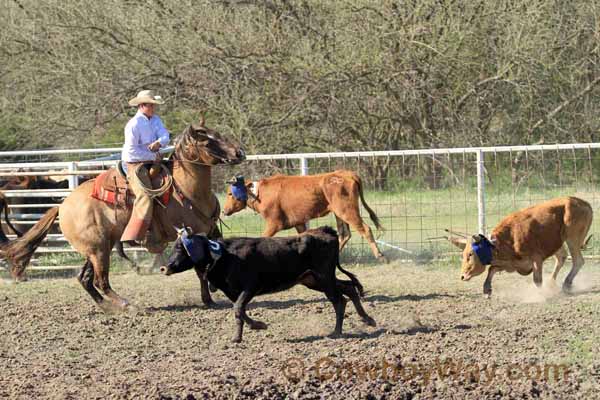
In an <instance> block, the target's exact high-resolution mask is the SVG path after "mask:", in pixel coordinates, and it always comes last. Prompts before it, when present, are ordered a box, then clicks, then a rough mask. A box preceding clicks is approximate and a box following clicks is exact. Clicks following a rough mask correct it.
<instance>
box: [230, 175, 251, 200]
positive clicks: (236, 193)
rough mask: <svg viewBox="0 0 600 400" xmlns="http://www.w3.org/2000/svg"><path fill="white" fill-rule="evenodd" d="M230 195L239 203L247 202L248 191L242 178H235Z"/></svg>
mask: <svg viewBox="0 0 600 400" xmlns="http://www.w3.org/2000/svg"><path fill="white" fill-rule="evenodd" d="M231 194H232V195H233V197H235V198H236V199H237V200H239V201H246V200H248V189H246V184H245V182H244V177H243V176H236V177H235V183H232V184H231Z"/></svg>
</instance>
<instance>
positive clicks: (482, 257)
mask: <svg viewBox="0 0 600 400" xmlns="http://www.w3.org/2000/svg"><path fill="white" fill-rule="evenodd" d="M494 247H495V246H494V245H493V244H492V242H490V241H489V240H488V239H487V238H486V237H485V236H483V235H479V242H472V243H471V248H472V249H473V252H474V253H475V254H477V257H479V261H481V263H482V264H483V265H489V264H491V263H492V250H493V249H494Z"/></svg>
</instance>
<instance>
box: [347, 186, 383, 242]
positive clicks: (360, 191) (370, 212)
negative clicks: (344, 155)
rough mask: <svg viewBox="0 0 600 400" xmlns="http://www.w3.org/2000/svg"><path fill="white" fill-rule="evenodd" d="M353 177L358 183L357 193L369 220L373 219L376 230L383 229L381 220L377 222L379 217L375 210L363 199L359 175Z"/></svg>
mask: <svg viewBox="0 0 600 400" xmlns="http://www.w3.org/2000/svg"><path fill="white" fill-rule="evenodd" d="M354 179H355V181H356V183H357V184H358V194H359V195H360V201H361V202H362V205H363V207H364V208H365V210H367V212H368V213H369V217H371V221H373V223H374V224H375V226H376V227H377V229H378V230H380V231H383V230H385V229H384V228H383V226H382V225H381V222H379V217H378V216H377V214H375V211H373V209H371V207H369V205H368V204H367V202H366V201H365V196H364V195H363V187H362V180H361V179H360V177H359V176H358V175H356V176H355V178H354Z"/></svg>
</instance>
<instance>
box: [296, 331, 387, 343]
mask: <svg viewBox="0 0 600 400" xmlns="http://www.w3.org/2000/svg"><path fill="white" fill-rule="evenodd" d="M386 332H387V330H385V329H378V330H376V331H374V332H359V333H343V334H342V335H341V336H338V337H331V336H322V335H313V336H307V337H303V338H298V339H286V340H285V341H286V342H288V343H312V342H316V341H319V340H324V339H334V340H337V339H375V338H378V337H379V336H381V335H383V334H385V333H386Z"/></svg>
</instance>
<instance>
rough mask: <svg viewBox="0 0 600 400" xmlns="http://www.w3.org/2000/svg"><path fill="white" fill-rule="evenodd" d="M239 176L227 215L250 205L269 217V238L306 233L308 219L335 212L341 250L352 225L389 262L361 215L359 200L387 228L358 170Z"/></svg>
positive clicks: (265, 233) (227, 202)
mask: <svg viewBox="0 0 600 400" xmlns="http://www.w3.org/2000/svg"><path fill="white" fill-rule="evenodd" d="M238 179H239V180H238V181H237V183H236V182H235V181H232V182H230V183H231V185H230V186H229V187H228V188H227V198H226V199H225V204H224V205H223V214H225V215H232V214H234V213H236V212H238V211H241V210H243V209H244V208H245V207H246V206H248V207H250V208H251V209H252V210H254V211H256V212H257V213H259V214H260V215H261V216H262V217H263V218H264V219H265V221H266V227H265V230H264V231H263V236H267V237H268V236H273V235H275V234H276V233H277V232H279V231H281V230H283V229H289V228H296V230H297V231H298V233H302V232H304V231H305V230H306V223H307V222H308V221H310V220H311V219H314V218H319V217H323V216H325V215H327V214H329V213H330V212H331V213H333V214H334V215H335V219H336V222H337V228H338V231H339V235H340V236H339V240H340V250H341V249H342V248H344V246H345V245H346V243H348V240H350V236H351V234H350V228H349V226H351V227H352V228H354V229H355V230H356V231H358V233H360V235H361V236H362V237H364V238H365V239H366V240H367V242H369V246H370V247H371V251H372V252H373V254H374V255H375V257H377V259H379V260H381V261H386V260H385V257H384V256H383V254H382V253H381V252H380V251H379V249H378V248H377V244H376V243H375V239H374V238H373V233H372V232H371V228H369V225H367V224H366V223H365V222H364V221H363V219H362V218H361V216H360V210H359V199H360V201H361V202H362V205H363V206H364V207H365V209H366V210H367V212H368V213H369V216H370V218H371V220H372V221H373V223H374V224H375V226H376V227H377V229H383V228H382V226H381V224H380V223H379V218H377V215H376V214H375V212H374V211H373V210H372V209H371V208H370V207H369V206H368V205H367V203H366V202H365V199H364V197H363V191H362V182H361V179H360V177H359V176H358V175H357V174H355V173H354V172H352V171H347V170H337V171H334V172H330V173H326V174H319V175H309V176H287V175H275V176H272V177H270V178H266V179H261V180H260V181H257V182H248V183H245V182H244V181H243V178H241V177H240V178H238ZM236 187H237V188H238V189H236ZM232 188H233V191H234V192H235V193H232ZM238 192H239V194H236V193H238Z"/></svg>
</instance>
